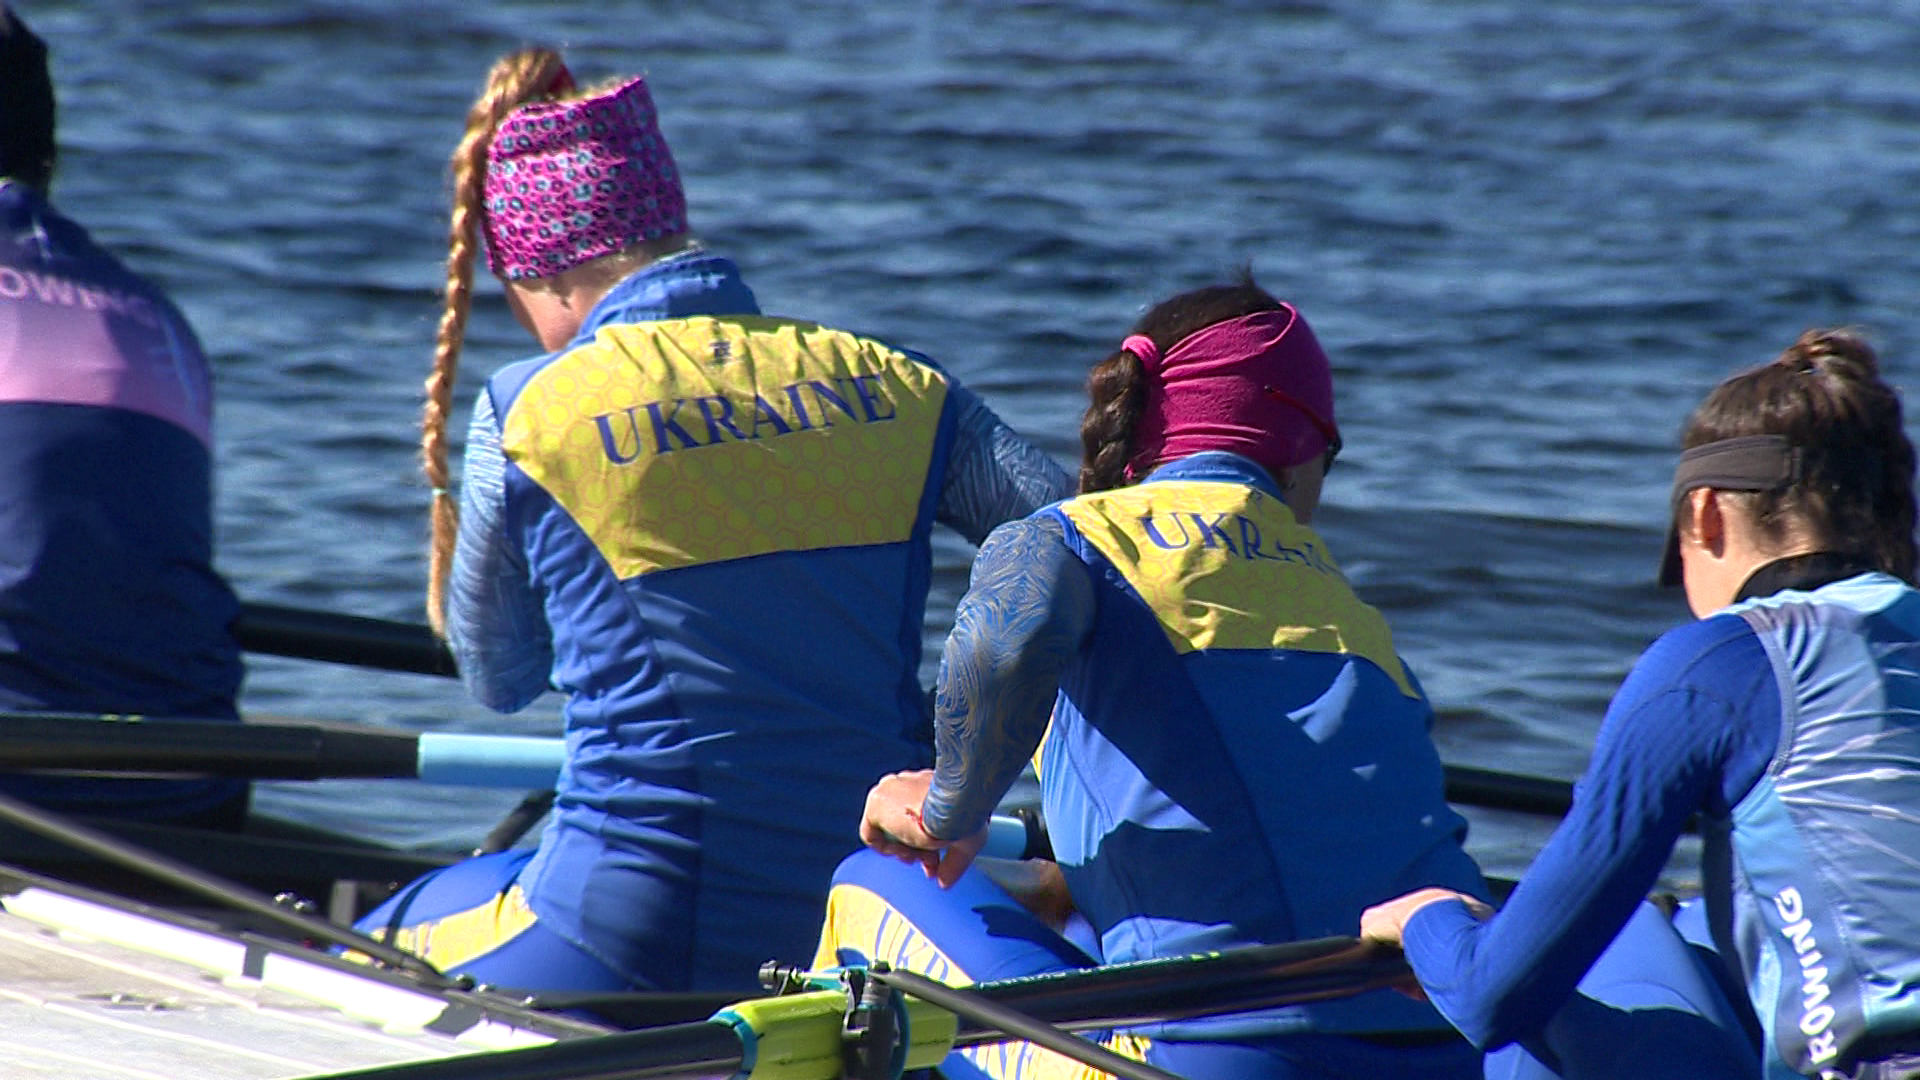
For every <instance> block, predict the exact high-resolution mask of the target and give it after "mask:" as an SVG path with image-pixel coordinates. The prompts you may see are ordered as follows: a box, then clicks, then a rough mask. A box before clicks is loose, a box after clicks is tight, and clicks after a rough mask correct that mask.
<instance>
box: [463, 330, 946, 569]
mask: <svg viewBox="0 0 1920 1080" xmlns="http://www.w3.org/2000/svg"><path fill="white" fill-rule="evenodd" d="M946 392H947V385H946V380H945V378H944V377H943V376H941V374H940V373H939V372H938V371H936V370H934V369H933V368H932V367H929V366H928V365H926V364H922V363H919V362H917V361H915V360H913V359H912V358H911V357H909V356H907V355H905V354H904V353H901V352H899V351H898V350H895V349H890V348H888V347H886V346H885V345H882V344H880V343H878V342H874V341H870V340H868V339H865V338H861V337H857V336H855V335H853V334H849V333H846V332H844V331H839V330H832V329H828V328H826V327H823V326H819V325H817V324H814V323H806V322H796V321H793V320H789V319H775V318H766V317H761V316H738V317H726V318H713V317H706V316H702V317H698V318H689V319H670V320H664V321H660V322H647V323H632V324H621V325H616V326H608V327H605V328H603V329H602V330H601V331H600V332H599V333H598V334H597V335H596V336H595V337H594V339H593V340H592V341H591V342H588V343H586V344H583V345H581V346H579V347H577V348H575V349H572V350H571V351H569V352H567V353H566V354H565V355H563V356H560V357H558V358H556V359H555V360H553V361H552V362H551V363H549V364H548V365H547V366H545V367H544V368H542V369H541V370H540V371H539V372H538V373H537V374H535V375H534V376H533V377H532V378H530V379H529V380H528V381H527V383H526V385H525V386H524V387H522V388H521V390H520V392H519V394H518V395H517V396H516V397H515V398H514V401H513V403H512V404H511V406H510V407H509V409H508V412H507V416H506V419H505V422H504V425H503V428H502V431H501V444H502V449H503V450H504V452H505V454H506V456H507V458H508V460H510V461H512V462H513V463H514V464H516V465H518V466H519V467H520V468H521V469H522V470H523V471H525V472H526V474H527V475H528V476H529V477H531V478H532V479H533V481H534V482H535V483H537V484H539V485H540V486H541V487H542V488H543V489H545V490H546V491H547V492H548V493H549V494H551V495H552V496H553V498H554V499H555V501H556V502H558V503H559V504H560V506H561V507H562V508H563V509H565V510H566V511H567V513H568V514H569V515H571V516H572V518H573V520H574V521H575V522H576V523H578V524H579V526H580V528H581V529H582V530H583V531H584V532H585V533H586V534H587V537H588V538H589V539H590V540H591V541H592V542H593V544H594V546H595V547H596V548H597V549H598V550H599V551H600V554H601V555H602V556H603V557H604V558H605V559H606V560H607V563H608V565H609V566H611V567H612V569H613V571H614V574H615V575H616V576H617V577H619V578H621V579H622V580H625V579H629V578H634V577H638V576H640V575H642V574H647V573H651V572H653V571H655V570H668V569H674V568H676V567H684V566H692V565H696V564H700V563H709V562H719V561H723V560H727V559H739V558H746V557H749V556H753V555H765V554H770V553H772V552H779V551H808V550H814V549H818V548H829V547H851V546H858V545H867V544H886V543H897V542H901V541H904V540H906V539H908V537H909V536H911V535H912V532H913V528H914V525H915V521H916V518H917V516H918V513H919V507H920V501H921V496H922V493H923V491H924V489H925V486H926V484H927V482H928V478H927V469H928V465H929V462H930V460H931V456H932V453H933V444H934V440H935V436H936V434H937V432H938V430H939V419H940V410H941V408H942V407H943V405H944V403H945V401H946Z"/></svg>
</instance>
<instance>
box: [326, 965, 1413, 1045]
mask: <svg viewBox="0 0 1920 1080" xmlns="http://www.w3.org/2000/svg"><path fill="white" fill-rule="evenodd" d="M783 974H785V973H780V972H776V973H775V976H776V978H778V977H779V976H780V975H783ZM1407 977H1408V971H1407V967H1406V963H1405V961H1404V959H1403V958H1402V957H1401V956H1400V954H1399V953H1398V952H1396V951H1394V950H1391V949H1386V948H1383V947H1379V946H1376V945H1373V944H1370V943H1367V942H1362V941H1359V940H1357V939H1354V938H1326V939H1322V940H1317V941H1302V942H1291V943H1288V944H1284V945H1261V946H1254V947H1251V948H1245V949H1234V950H1230V951H1227V952H1221V953H1209V954H1204V955H1200V956H1190V957H1175V958H1168V959H1161V960H1147V961H1141V962H1139V963H1134V964H1117V965H1112V966H1106V967H1098V968H1086V969H1080V970H1074V971H1063V972H1057V973H1052V974H1047V975H1037V976H1029V977H1026V978H1019V979H1007V980H1003V981H998V982H987V983H980V984H977V985H975V986H971V987H968V988H966V990H965V991H957V990H955V989H954V988H942V989H937V990H936V989H928V988H927V987H926V985H925V983H924V982H922V981H920V980H917V979H914V978H911V977H901V976H900V975H899V974H898V973H895V974H894V975H893V976H892V977H891V979H889V977H888V976H887V975H886V974H885V973H880V974H879V978H880V979H881V980H882V981H892V982H894V983H895V985H897V986H899V988H900V989H901V990H902V991H903V992H904V993H906V994H907V995H908V997H909V998H912V997H915V996H916V992H917V991H924V992H926V993H927V994H928V995H929V996H930V997H938V998H939V999H940V1002H941V1003H944V1004H946V1005H951V1006H956V1007H957V1008H956V1010H955V1011H958V1009H960V1008H964V1009H966V1010H967V1012H968V1013H970V1014H972V1015H974V1016H978V1017H986V1016H993V1017H995V1018H996V1019H1010V1017H1008V1015H1007V1011H1008V1010H1011V1011H1012V1012H1013V1013H1014V1014H1017V1015H1018V1016H1020V1017H1021V1018H1023V1019H1024V1020H1026V1021H1031V1022H1037V1023H1043V1024H1049V1025H1052V1026H1053V1027H1056V1028H1061V1029H1067V1030H1078V1031H1091V1030H1100V1029H1104V1028H1111V1027H1130V1026H1134V1025H1138V1024H1145V1023H1155V1022H1160V1021H1170V1020H1183V1019H1191V1018H1194V1017H1199V1016H1215V1015H1221V1014H1226V1013H1238V1012H1247V1011H1251V1010H1254V1009H1262V1008H1271V1007H1276V1006H1281V1005H1292V1004H1300V1003H1303V1002H1309V1001H1324V1000H1327V999H1330V998H1337V997H1346V996H1351V995H1353V994H1358V993H1362V992H1365V991H1368V990H1374V989H1379V988H1381V987H1384V986H1389V985H1393V984H1395V983H1397V982H1400V981H1403V980H1404V979H1406V978H1407ZM844 1001H845V995H844V994H843V993H842V992H841V991H838V990H824V991H814V992H812V993H803V994H794V995H789V996H785V997H776V998H755V999H750V1000H748V1001H744V1002H739V1003H736V1004H734V1005H733V1006H731V1007H729V1008H725V1009H722V1010H721V1011H720V1012H719V1013H718V1014H716V1016H715V1017H714V1019H713V1020H709V1021H705V1022H696V1023H685V1024H673V1025H668V1026H664V1027H657V1028H649V1029H646V1030H643V1031H629V1032H621V1033H618V1034H613V1035H604V1036H596V1037H590V1038H584V1039H570V1040H567V1041H564V1042H558V1043H551V1044H548V1045H545V1046H536V1047H529V1048H526V1049H521V1050H503V1051H498V1052H495V1053H490V1054H477V1055H468V1056H463V1057H459V1058H449V1059H443V1060H439V1061H427V1062H417V1063H410V1064H402V1065H389V1066H376V1067H374V1068H368V1069H359V1070H355V1071H352V1072H343V1073H332V1074H329V1075H328V1076H327V1077H324V1078H322V1077H314V1078H312V1080H349V1078H351V1080H535V1078H544V1080H588V1078H591V1080H613V1078H615V1077H647V1078H650V1080H727V1078H730V1077H734V1076H739V1075H748V1076H753V1075H778V1076H779V1077H781V1078H782V1080H837V1078H839V1077H840V1076H841V1075H842V1071H841V1070H842V1068H843V1061H842V1059H841V1056H840V1053H839V1047H840V1045H841V1044H842V1042H843V1040H844V1035H845V1030H844V1017H843V1012H842V1005H843V1004H844ZM969 1003H986V1004H987V1005H989V1006H991V1007H990V1008H978V1007H975V1006H974V1005H972V1004H969ZM910 1008H913V1009H916V1010H918V1011H919V1014H918V1015H917V1016H913V1017H912V1023H911V1024H910V1025H909V1030H910V1031H912V1032H914V1033H915V1034H916V1037H915V1038H914V1040H913V1052H914V1053H915V1054H917V1055H918V1056H919V1058H920V1059H921V1060H910V1061H909V1065H908V1067H909V1068H915V1067H922V1068H923V1067H926V1066H927V1065H929V1064H932V1063H934V1062H937V1061H938V1060H939V1059H940V1058H941V1057H944V1055H945V1052H946V1051H945V1047H946V1045H947V1044H946V1043H945V1042H944V1041H940V1042H936V1043H935V1044H932V1045H928V1044H927V1043H925V1042H923V1041H922V1039H921V1038H919V1037H917V1036H918V1035H919V1033H922V1032H923V1031H924V1030H925V1029H926V1028H928V1027H931V1026H932V1024H933V1017H932V1016H931V1015H929V1014H928V1012H927V1011H926V1010H928V1009H930V1008H932V1006H929V1005H925V1004H918V1005H913V1006H910ZM1016 1026H1017V1025H1016ZM949 1030H955V1029H949ZM1026 1030H1027V1029H1024V1028H1023V1032H1025V1031H1026ZM1008 1038H1009V1034H1008V1033H1007V1032H1006V1031H1005V1030H999V1029H994V1028H992V1027H991V1026H990V1025H989V1023H981V1022H978V1021H970V1020H963V1021H962V1022H961V1023H960V1024H959V1025H958V1027H957V1031H956V1035H955V1038H954V1041H953V1043H952V1045H957V1046H963V1047H964V1046H977V1045H981V1044H984V1043H990V1042H1001V1041H1005V1040H1006V1039H1008ZM749 1044H751V1045H752V1046H754V1047H756V1048H757V1049H758V1055H757V1056H758V1057H759V1058H760V1059H761V1060H759V1061H750V1060H747V1059H748V1057H749V1053H750V1052H749V1051H748V1049H747V1047H748V1045H749ZM1068 1049H1078V1048H1075V1047H1068ZM776 1052H777V1053H778V1054H779V1056H778V1057H777V1058H775V1059H772V1060H767V1056H768V1055H770V1054H774V1053H776ZM929 1058H930V1060H927V1059H929ZM756 1064H759V1065H762V1066H764V1067H766V1068H767V1069H768V1070H769V1071H768V1072H767V1073H761V1072H756V1071H754V1068H753V1067H754V1065H756ZM776 1064H777V1066H778V1067H777V1070H775V1069H774V1066H775V1065H776Z"/></svg>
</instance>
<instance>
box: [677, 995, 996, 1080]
mask: <svg viewBox="0 0 1920 1080" xmlns="http://www.w3.org/2000/svg"><path fill="white" fill-rule="evenodd" d="M905 1001H906V1010H905V1012H906V1015H905V1020H904V1023H903V1024H902V1030H901V1032H900V1037H901V1039H902V1040H903V1041H904V1042H905V1043H906V1044H907V1060H906V1068H907V1069H908V1070H909V1071H910V1070H913V1069H927V1068H932V1067H933V1066H935V1065H938V1064H940V1063H941V1062H942V1061H944V1060H946V1057H947V1055H948V1054H949V1053H951V1052H952V1051H953V1040H954V1037H955V1036H956V1035H958V1034H959V1031H960V1022H959V1019H958V1018H956V1017H955V1016H954V1015H953V1014H952V1013H950V1012H948V1011H947V1010H945V1009H942V1008H939V1007H937V1006H934V1005H929V1004H927V1003H926V1002H924V1001H921V1000H919V999H918V998H913V997H907V998H906V999H905ZM846 1013H847V995H846V991H845V990H816V991H812V992H809V993H805V994H787V995H783V996H780V997H768V998H755V999H753V1000H751V1001H742V1002H740V1003H738V1004H736V1005H733V1006H730V1007H728V1008H725V1009H722V1010H720V1011H719V1012H717V1013H714V1014H713V1017H712V1019H713V1022H714V1023H718V1024H726V1025H727V1026H728V1027H731V1028H732V1029H733V1031H734V1034H736V1035H738V1036H739V1037H740V1048H741V1069H740V1073H739V1077H740V1080H839V1078H840V1076H841V1071H842V1069H843V1068H844V1065H843V1061H844V1059H843V1058H842V1056H841V1045H842V1038H841V1029H842V1027H843V1025H844V1024H845V1023H846Z"/></svg>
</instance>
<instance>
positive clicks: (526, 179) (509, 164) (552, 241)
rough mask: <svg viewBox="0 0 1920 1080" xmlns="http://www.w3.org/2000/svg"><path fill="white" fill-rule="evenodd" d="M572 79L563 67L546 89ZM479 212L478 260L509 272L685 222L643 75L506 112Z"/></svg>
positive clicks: (508, 275) (599, 251) (620, 245)
mask: <svg viewBox="0 0 1920 1080" xmlns="http://www.w3.org/2000/svg"><path fill="white" fill-rule="evenodd" d="M572 85H573V78H572V76H571V75H567V74H566V73H565V72H562V73H561V75H560V76H558V77H557V78H556V79H555V82H554V90H555V91H564V90H566V89H568V88H571V87H572ZM485 221H486V234H487V265H488V266H490V267H492V269H493V272H494V273H495V274H497V275H499V276H500V277H502V278H504V279H506V280H508V281H521V280H524V279H527V278H541V277H551V276H552V275H554V274H558V273H560V272H561V271H563V270H568V269H571V268H573V267H575V266H579V265H580V264H581V263H585V262H590V261H592V260H594V259H598V258H600V257H602V256H605V255H611V254H613V253H614V252H617V251H621V250H624V249H625V248H628V247H631V246H633V245H634V244H637V243H641V242H644V241H648V240H658V239H660V238H662V237H666V236H674V235H677V234H680V233H684V232H686V231H687V199H686V195H685V193H684V192H682V190H681V188H680V174H679V172H678V171H676V170H675V168H674V165H673V154H672V152H671V151H670V150H669V149H668V148H667V141H666V139H665V138H664V137H663V136H662V135H661V134H660V120H659V116H658V115H657V114H656V113H655V112H654V108H653V98H652V97H651V95H649V94H648V93H647V84H646V80H644V79H639V78H635V79H632V80H630V81H628V82H626V83H623V84H621V85H620V86H617V87H615V88H613V89H612V90H609V91H607V92H606V93H603V94H595V95H593V96H591V97H585V98H581V99H579V100H576V101H537V102H532V103H530V104H527V105H522V106H521V107H520V108H518V109H515V110H514V111H513V112H512V113H511V114H510V115H508V117H507V118H506V119H505V120H504V121H502V122H501V124H500V128H499V130H498V131H496V132H495V133H494V136H493V142H492V144H491V146H490V147H489V149H488V152H487V180H486V214H485Z"/></svg>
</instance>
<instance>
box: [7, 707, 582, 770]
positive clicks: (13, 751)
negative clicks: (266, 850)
mask: <svg viewBox="0 0 1920 1080" xmlns="http://www.w3.org/2000/svg"><path fill="white" fill-rule="evenodd" d="M82 725H84V726H82ZM417 753H418V751H417V748H416V737H415V736H413V735H409V734H404V733H400V732H390V731H384V730H381V729H379V728H374V727H367V726H349V725H344V724H343V725H337V726H336V725H320V724H275V723H246V724H236V723H233V722H231V721H220V720H148V719H143V718H141V717H134V716H100V715H90V714H77V715H68V714H61V713H28V712H6V713H0V767H4V768H9V769H76V770H85V771H89V772H134V773H187V774H203V775H216V776H244V777H251V778H254V779H273V780H316V779H322V778H326V777H406V776H412V775H414V772H415V770H416V768H417V764H416V757H417ZM551 781H552V778H551V777H549V778H548V782H549V783H551Z"/></svg>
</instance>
